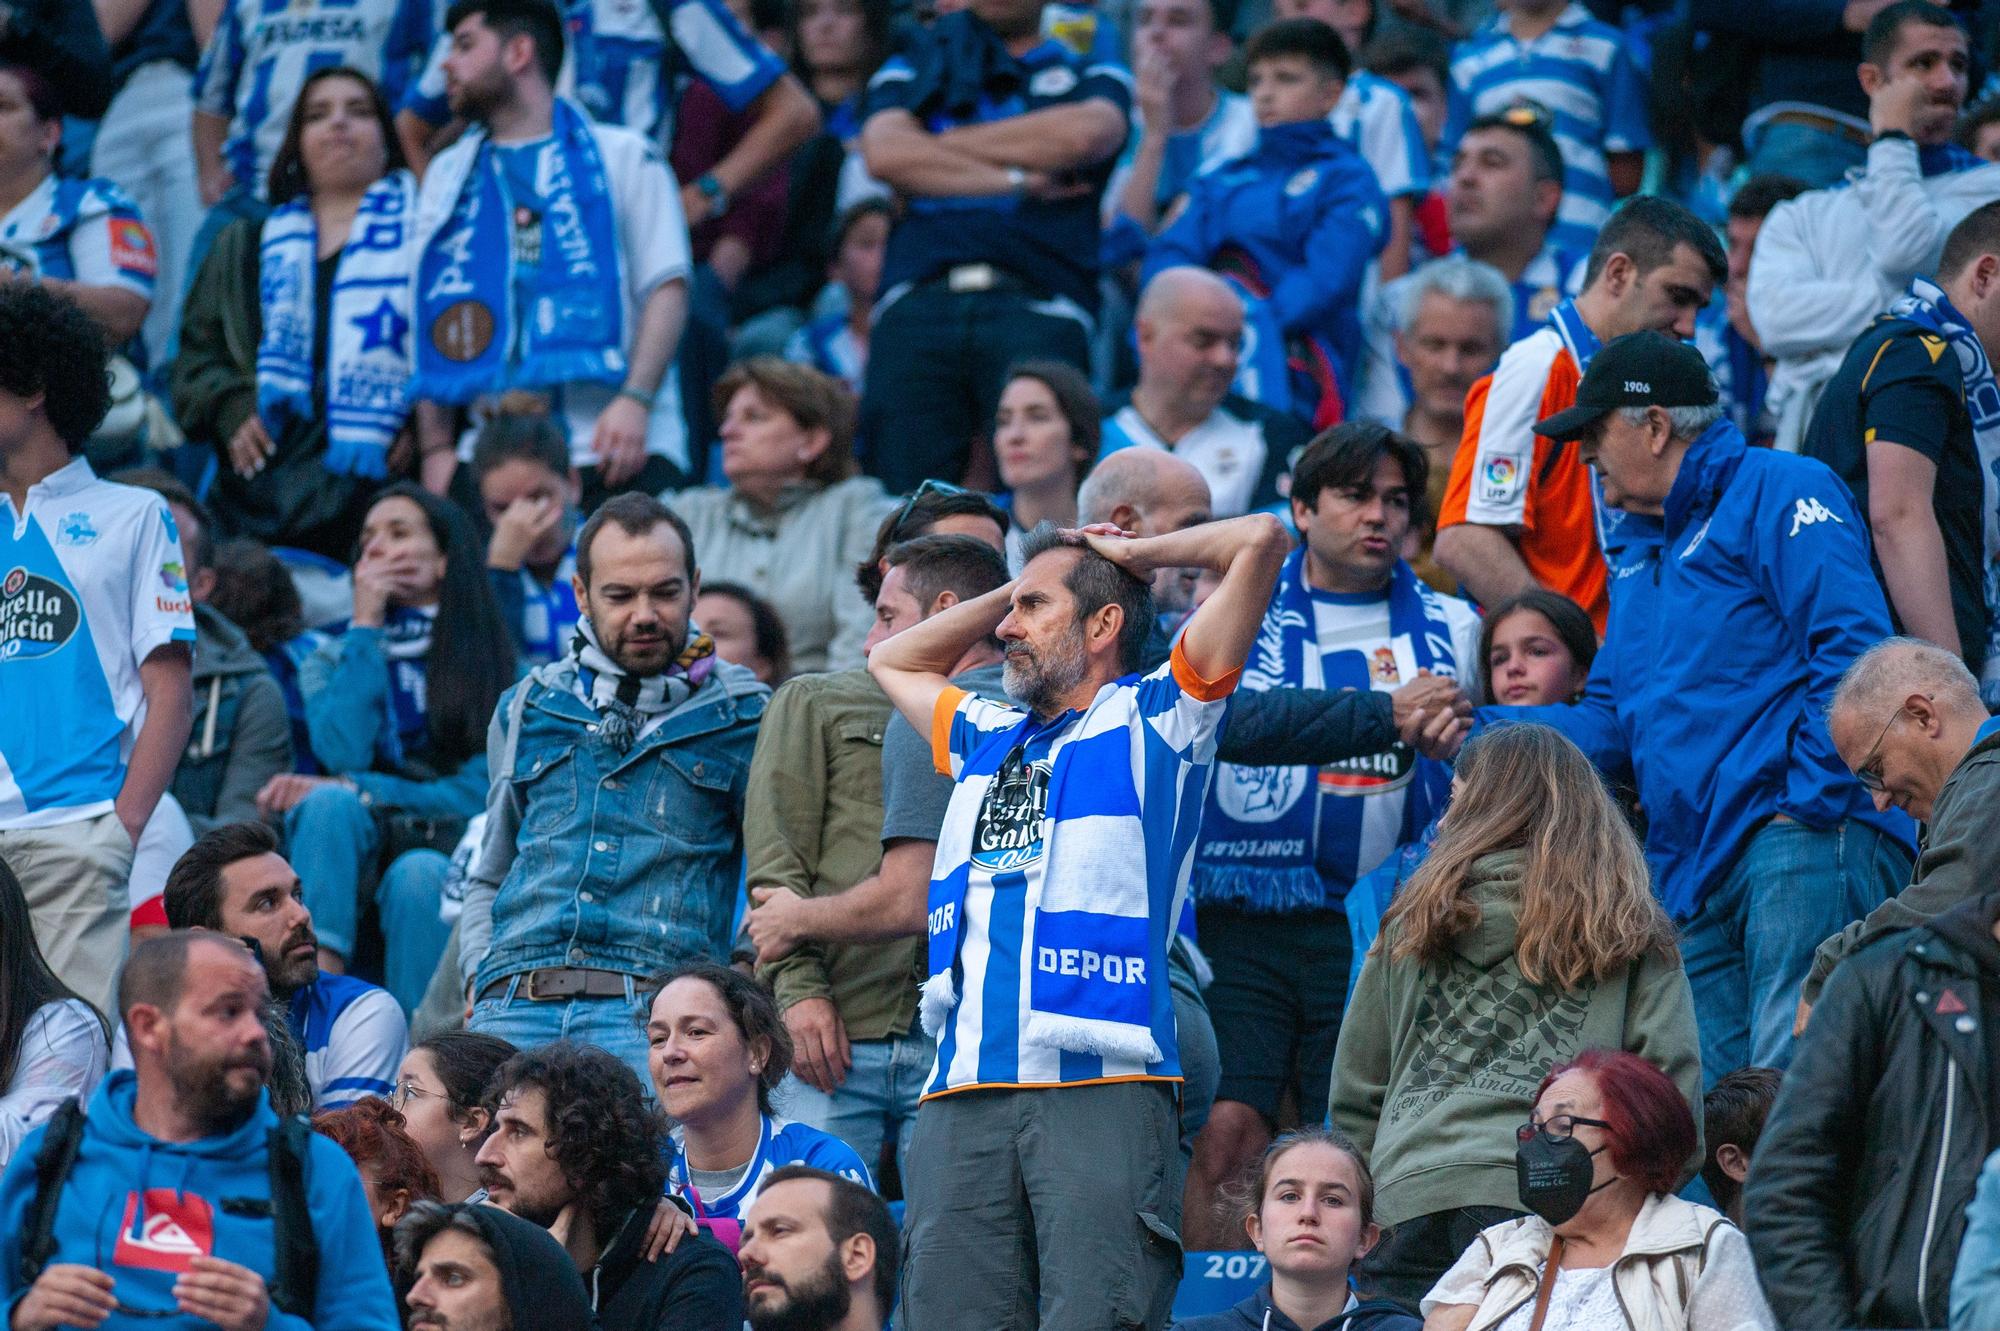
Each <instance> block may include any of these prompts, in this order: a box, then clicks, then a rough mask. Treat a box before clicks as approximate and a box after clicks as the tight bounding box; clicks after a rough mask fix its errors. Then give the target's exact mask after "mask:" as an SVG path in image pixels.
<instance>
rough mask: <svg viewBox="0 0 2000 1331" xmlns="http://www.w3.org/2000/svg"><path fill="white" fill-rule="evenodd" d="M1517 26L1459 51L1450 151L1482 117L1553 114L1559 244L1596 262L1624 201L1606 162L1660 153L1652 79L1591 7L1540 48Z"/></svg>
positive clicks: (1566, 20)
mask: <svg viewBox="0 0 2000 1331" xmlns="http://www.w3.org/2000/svg"><path fill="white" fill-rule="evenodd" d="M1508 20H1509V16H1508V14H1507V12H1506V11H1504V10H1503V11H1502V12H1501V13H1499V14H1497V15H1495V16H1494V17H1493V19H1492V21H1491V22H1489V23H1487V24H1486V26H1484V27H1482V28H1481V29H1480V30H1479V31H1478V32H1476V33H1474V34H1473V35H1472V36H1470V37H1468V38H1466V39H1465V40H1464V41H1462V42H1460V43H1459V44H1458V46H1457V47H1456V48H1455V49H1454V50H1453V51H1452V57H1451V86H1450V88H1449V89H1447V99H1448V103H1449V111H1448V114H1447V116H1446V119H1445V127H1444V143H1445V146H1446V148H1447V150H1449V148H1450V147H1451V145H1453V144H1456V143H1457V142H1458V140H1459V137H1460V136H1461V135H1463V134H1464V133H1465V127H1466V126H1467V125H1469V124H1470V123H1471V122H1472V121H1473V120H1475V119H1477V118H1478V117H1480V116H1484V115H1492V114H1494V113H1496V112H1500V111H1504V110H1506V109H1507V108H1508V107H1509V106H1512V105H1515V104H1516V103H1518V102H1524V101H1526V102H1533V103H1535V104H1536V105H1538V106H1541V107H1543V108H1545V109H1546V110H1547V111H1548V112H1549V114H1550V115H1551V116H1552V117H1553V120H1554V123H1553V124H1552V126H1551V130H1552V132H1553V133H1554V135H1555V140H1556V145H1557V146H1558V147H1559V148H1561V149H1562V156H1563V197H1562V208H1561V211H1559V212H1558V213H1557V214H1556V225H1555V229H1554V230H1553V231H1552V232H1551V233H1550V239H1552V240H1553V241H1554V242H1555V243H1556V244H1558V245H1560V246H1562V247H1563V248H1565V249H1570V250H1576V251H1579V252H1587V251H1588V250H1589V249H1590V246H1591V244H1592V242H1593V241H1595V240H1596V238H1597V230H1598V228H1599V227H1601V226H1603V225H1604V220H1605V218H1607V217H1609V216H1610V215H1611V207H1612V204H1613V203H1614V202H1615V201H1616V200H1615V198H1614V196H1613V194H1612V192H1611V173H1610V168H1609V166H1608V165H1607V163H1606V160H1605V155H1606V154H1607V153H1622V152H1642V151H1644V150H1645V149H1646V148H1648V147H1650V146H1651V145H1652V141H1653V137H1652V132H1651V131H1650V130H1649V129H1648V128H1647V124H1646V83H1645V78H1644V76H1643V75H1642V74H1641V73H1640V71H1639V69H1638V68H1637V66H1636V65H1635V64H1634V63H1633V61H1632V57H1631V53H1630V52H1629V51H1628V50H1627V49H1626V45H1625V37H1624V34H1622V33H1621V32H1619V31H1618V29H1616V28H1614V27H1612V26H1611V25H1610V24H1608V23H1600V22H1599V21H1598V20H1596V19H1594V18H1592V17H1591V16H1590V11H1589V10H1587V9H1585V8H1584V7H1583V6H1582V5H1581V4H1571V5H1570V6H1569V8H1567V9H1565V10H1563V12H1562V14H1561V15H1560V16H1559V17H1558V18H1557V19H1556V22H1555V26H1554V27H1552V28H1550V29H1549V30H1548V31H1547V32H1545V33H1543V34H1542V35H1541V36H1539V37H1537V38H1535V39H1534V40H1533V41H1530V42H1521V41H1518V40H1516V39H1515V37H1514V35H1513V33H1512V32H1511V31H1510V29H1509V27H1508Z"/></svg>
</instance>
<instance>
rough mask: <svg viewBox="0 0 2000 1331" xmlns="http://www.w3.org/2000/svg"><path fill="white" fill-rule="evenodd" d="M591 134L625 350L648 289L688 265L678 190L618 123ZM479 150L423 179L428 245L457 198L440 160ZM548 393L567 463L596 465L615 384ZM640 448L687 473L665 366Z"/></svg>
mask: <svg viewBox="0 0 2000 1331" xmlns="http://www.w3.org/2000/svg"><path fill="white" fill-rule="evenodd" d="M590 132H591V134H592V136H593V137H594V138H595V139H596V140H597V152H598V155H599V157H600V158H602V159H603V162H604V171H605V175H606V176H607V177H609V179H610V182H611V202H612V207H613V208H614V209H615V210H616V212H617V228H618V248H619V251H620V255H619V261H620V265H621V271H622V272H623V274H624V279H625V280H624V283H623V285H622V288H621V290H620V293H619V294H620V296H621V298H622V299H621V308H622V310H623V316H624V328H625V349H626V350H627V351H628V352H629V351H630V350H631V347H632V341H633V338H634V337H635V336H636V335H637V333H638V323H639V312H640V310H641V309H642V308H643V307H644V306H645V303H646V300H647V298H648V297H649V296H651V295H652V294H653V290H654V288H656V287H658V286H659V285H660V284H661V283H663V282H670V281H673V280H674V279H676V278H683V279H684V278H686V277H687V275H688V270H689V268H690V267H691V260H690V257H689V250H688V232H687V219H686V217H685V215H684V214H683V213H682V212H681V195H680V189H679V187H678V186H676V185H675V184H674V179H673V176H672V174H671V173H669V172H668V170H667V164H666V161H665V159H663V158H662V157H661V156H660V154H659V150H658V149H656V148H654V147H653V146H652V145H651V144H650V143H648V142H647V141H646V140H645V139H643V138H641V137H640V136H639V135H637V134H635V133H633V132H632V131H631V130H628V129H622V128H620V127H619V126H617V125H601V124H592V125H591V127H590ZM545 143H546V144H547V145H548V146H549V147H550V148H551V149H553V148H554V144H555V140H554V139H553V138H550V139H548V140H545ZM500 146H501V148H502V150H503V151H510V152H520V151H522V150H524V149H526V148H528V147H530V146H531V145H528V144H506V145H500ZM477 151H478V144H477V143H476V142H472V141H469V140H468V139H465V138H462V139H460V140H459V141H458V142H457V143H454V144H453V145H452V146H451V147H449V148H447V149H445V151H444V152H443V153H440V154H439V155H438V160H437V161H436V162H434V163H432V165H431V169H430V171H429V172H428V173H427V174H426V175H425V176H424V189H423V193H422V194H421V195H420V196H419V199H418V203H417V213H418V228H419V231H420V234H421V235H422V236H423V237H424V238H425V243H428V238H429V236H430V235H432V234H433V233H434V232H435V230H436V227H437V225H438V224H439V223H440V222H441V221H442V220H443V219H444V218H445V217H446V216H448V215H449V214H450V212H451V208H452V204H453V203H454V202H455V201H456V196H455V195H454V197H453V198H443V197H442V194H443V190H442V189H441V188H437V187H436V183H437V182H442V181H447V180H455V179H457V178H459V175H460V173H459V171H457V170H455V169H454V170H446V169H441V168H444V167H446V166H447V165H448V164H447V162H446V158H447V157H449V156H450V155H451V154H453V153H471V152H477ZM477 187H478V186H477V184H476V183H474V182H468V184H467V185H466V188H468V189H476V188H477ZM552 391H553V392H554V396H555V398H556V404H555V405H556V410H557V411H558V412H560V413H561V415H562V418H563V420H564V422H565V424H566V425H567V427H568V431H569V451H570V462H571V463H572V464H573V465H575V466H578V467H587V466H593V465H595V463H596V462H597V455H596V453H594V452H592V451H591V447H590V438H591V432H592V431H593V430H594V429H595V428H596V425H597V417H598V415H599V413H601V412H602V411H603V410H604V408H605V407H607V406H609V405H610V404H611V400H612V399H613V398H614V397H616V396H617V395H618V389H617V386H616V385H607V384H598V383H578V384H565V385H561V386H560V387H559V388H558V389H556V390H552ZM483 405H485V404H478V405H475V407H474V409H473V410H472V412H471V413H470V415H471V417H472V424H471V426H470V427H469V428H468V429H467V430H466V432H465V433H464V434H462V435H461V436H459V441H458V457H459V461H461V462H470V461H471V460H472V444H473V441H474V439H475V438H476V437H477V435H478V430H479V426H480V425H481V424H482V423H483V421H484V418H485V416H486V414H487V413H486V412H484V411H482V410H481V409H480V408H481V406H483ZM646 451H647V452H648V453H658V454H660V455H662V456H664V457H666V458H668V459H670V460H672V461H673V462H674V463H675V465H677V466H679V467H680V468H681V469H682V470H683V471H685V470H687V466H688V457H689V454H688V444H687V427H686V424H685V422H684V421H683V420H682V418H681V394H680V379H679V376H678V375H677V374H676V372H675V370H674V366H673V363H672V362H671V361H669V362H668V365H667V373H666V377H665V378H663V379H662V380H661V381H660V389H659V392H658V393H656V394H655V395H654V398H653V410H652V415H651V417H650V420H649V422H648V425H647V428H646Z"/></svg>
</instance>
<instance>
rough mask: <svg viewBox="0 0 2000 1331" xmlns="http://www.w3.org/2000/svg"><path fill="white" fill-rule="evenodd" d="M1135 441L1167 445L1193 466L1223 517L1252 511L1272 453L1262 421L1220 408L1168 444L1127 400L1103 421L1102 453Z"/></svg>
mask: <svg viewBox="0 0 2000 1331" xmlns="http://www.w3.org/2000/svg"><path fill="white" fill-rule="evenodd" d="M1135 445H1136V446H1139V447H1143V448H1164V449H1166V450H1167V451H1168V452H1169V453H1172V454H1173V455H1174V456H1175V457H1177V458H1179V459H1181V460H1182V461H1183V462H1187V463H1189V464H1191V465H1192V466H1193V467H1194V469H1195V470H1196V471H1198V472H1200V473H1201V474H1202V477H1203V478H1204V479H1206V480H1207V481H1208V500H1209V508H1210V511H1212V512H1213V513H1214V514H1215V516H1216V517H1218V518H1234V517H1240V516H1242V515H1243V514H1245V513H1248V512H1249V511H1250V504H1251V501H1252V500H1253V499H1255V498H1256V496H1257V482H1258V481H1259V480H1261V479H1262V478H1263V475H1264V467H1265V463H1266V460H1267V459H1268V458H1269V456H1270V445H1269V444H1268V443H1266V442H1265V440H1264V426H1263V423H1262V422H1260V421H1257V420H1254V419H1252V420H1244V419H1242V418H1241V417H1238V416H1232V415H1231V414H1230V413H1229V412H1227V411H1225V410H1223V409H1222V408H1221V407H1217V408H1216V409H1215V410H1214V411H1212V412H1210V413H1209V414H1208V419H1207V420H1205V421H1203V422H1202V423H1201V424H1200V425H1197V426H1195V427H1194V429H1192V430H1189V431H1188V432H1187V433H1186V434H1184V435H1182V436H1181V437H1180V438H1179V439H1178V440H1176V441H1175V442H1174V443H1172V444H1168V443H1167V441H1166V440H1164V439H1162V438H1160V436H1159V435H1158V434H1156V433H1155V432H1154V430H1153V427H1152V426H1150V425H1148V424H1147V423H1146V418H1145V417H1144V416H1141V415H1140V414H1139V409H1138V408H1137V407H1134V406H1132V405H1130V404H1129V403H1128V404H1127V405H1125V406H1123V407H1121V408H1119V409H1118V411H1116V412H1115V413H1113V414H1112V416H1111V417H1110V418H1109V419H1108V420H1106V421H1105V422H1104V445H1103V448H1102V450H1101V451H1100V452H1099V454H1098V456H1099V457H1103V456H1104V455H1105V454H1108V453H1112V452H1115V451H1117V450H1118V449H1121V448H1131V447H1133V446H1135Z"/></svg>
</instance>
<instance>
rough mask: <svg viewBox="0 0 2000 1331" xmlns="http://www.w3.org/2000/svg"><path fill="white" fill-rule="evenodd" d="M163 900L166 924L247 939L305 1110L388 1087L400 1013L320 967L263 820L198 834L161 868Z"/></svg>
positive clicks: (359, 984)
mask: <svg viewBox="0 0 2000 1331" xmlns="http://www.w3.org/2000/svg"><path fill="white" fill-rule="evenodd" d="M164 904H165V907H166V912H167V923H168V925H170V926H171V927H173V928H175V929H207V930H211V931H213V932H215V933H219V934H227V935H229V936H230V937H231V938H240V939H242V940H243V941H244V942H245V943H246V944H250V943H254V944H255V945H256V955H257V959H258V960H259V961H261V962H262V963H263V964H264V975H265V978H266V980H267V981H268V982H269V984H270V988H271V995H272V997H273V998H275V999H277V1000H278V1002H279V1003H280V1004H282V1005H283V1011H284V1012H285V1014H286V1016H287V1018H288V1022H289V1025H290V1027H291V1033H292V1035H293V1036H294V1037H295V1038H296V1040H297V1042H298V1044H299V1045H300V1046H302V1047H303V1049H304V1051H305V1065H306V1080H307V1083H308V1084H309V1085H310V1086H311V1088H312V1106H313V1108H314V1109H316V1110H318V1109H338V1108H340V1107H341V1106H343V1105H349V1104H352V1103H354V1101H356V1100H359V1099H361V1098H363V1097H364V1096H370V1095H375V1096H381V1097H383V1098H385V1099H386V1098H387V1097H388V1096H389V1094H390V1093H391V1092H392V1091H394V1090H395V1089H396V1069H397V1068H398V1067H400V1066H401V1065H402V1062H403V1055H404V1054H405V1053H407V1052H408V1051H409V1027H408V1025H407V1024H406V1023H405V1022H404V1020H403V1010H402V1009H401V1008H400V1007H398V1006H397V1005H396V1000H395V999H394V998H392V997H390V995H389V991H388V990H386V989H383V988H382V987H380V986H379V985H373V984H369V983H368V982H367V981H365V980H357V979H355V978H354V977H353V976H351V975H335V974H332V973H330V972H328V973H322V972H321V971H320V968H319V939H318V937H317V935H315V934H314V933H313V918H312V912H311V911H309V910H307V909H306V903H305V888H304V885H303V884H302V883H301V882H300V881H299V875H298V873H297V872H296V871H295V870H294V869H293V868H292V866H291V864H290V863H289V862H288V861H287V860H286V859H285V857H284V856H282V855H280V854H279V853H278V837H277V833H275V832H273V831H272V830H271V829H270V828H269V827H267V826H265V825H264V824H263V823H229V824H225V825H224V826H222V827H218V828H216V829H215V830H214V831H211V832H207V833H205V834H203V835H202V836H201V837H200V838H199V839H198V840H197V841H196V842H195V843H194V845H192V846H190V847H188V849H187V852H186V853H185V854H183V855H182V856H181V857H180V859H179V860H177V861H176V862H175V863H174V867H173V869H172V871H171V872H169V873H168V875H167V887H166V892H165V894H164ZM121 1034H123V1033H122V1032H121ZM121 1048H122V1042H121ZM121 1061H122V1060H121Z"/></svg>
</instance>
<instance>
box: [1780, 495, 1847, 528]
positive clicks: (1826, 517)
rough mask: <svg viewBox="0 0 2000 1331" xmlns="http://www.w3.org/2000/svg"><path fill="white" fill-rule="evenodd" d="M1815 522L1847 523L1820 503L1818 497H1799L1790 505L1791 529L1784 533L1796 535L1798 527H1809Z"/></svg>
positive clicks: (1844, 524) (1843, 524)
mask: <svg viewBox="0 0 2000 1331" xmlns="http://www.w3.org/2000/svg"><path fill="white" fill-rule="evenodd" d="M1815 522H1837V523H1839V524H1840V525H1841V526H1843V527H1845V526H1846V525H1847V521H1846V519H1844V518H1842V517H1841V516H1840V515H1839V514H1838V513H1835V512H1834V511H1833V510H1832V509H1830V508H1828V507H1827V506H1826V505H1825V504H1822V503H1820V502H1819V500H1818V499H1816V498H1815V499H1801V500H1799V501H1797V502H1796V503H1795V504H1793V505H1792V529H1791V530H1790V531H1788V532H1786V533H1785V535H1786V536H1788V537H1789V536H1797V535H1798V534H1799V528H1801V527H1810V526H1812V525H1813V524H1814V523H1815Z"/></svg>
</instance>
